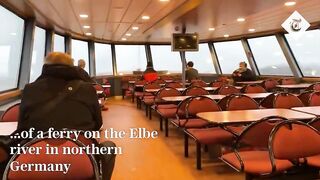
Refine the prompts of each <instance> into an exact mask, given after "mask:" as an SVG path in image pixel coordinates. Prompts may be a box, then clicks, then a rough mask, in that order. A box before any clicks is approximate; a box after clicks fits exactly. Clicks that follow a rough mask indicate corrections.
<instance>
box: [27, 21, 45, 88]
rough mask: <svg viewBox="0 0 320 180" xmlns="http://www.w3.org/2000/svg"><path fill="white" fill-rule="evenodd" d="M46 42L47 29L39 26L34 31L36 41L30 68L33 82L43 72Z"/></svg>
mask: <svg viewBox="0 0 320 180" xmlns="http://www.w3.org/2000/svg"><path fill="white" fill-rule="evenodd" d="M45 44H46V31H45V30H44V29H41V28H39V27H36V28H35V31H34V42H33V51H32V61H31V70H30V82H33V81H34V80H36V79H37V77H38V76H39V75H40V74H41V70H42V66H43V59H44V56H45V55H44V53H45Z"/></svg>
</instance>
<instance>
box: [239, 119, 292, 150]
mask: <svg viewBox="0 0 320 180" xmlns="http://www.w3.org/2000/svg"><path fill="white" fill-rule="evenodd" d="M286 120H287V119H286V118H283V117H280V116H269V117H265V118H262V119H260V120H258V121H256V122H253V123H251V124H250V125H248V126H247V127H246V128H245V129H244V130H243V131H242V132H241V133H240V135H239V137H238V139H237V141H236V147H237V148H240V147H242V146H243V145H245V146H249V147H254V148H258V149H268V141H269V135H270V133H271V131H272V129H273V128H274V127H275V125H276V124H278V123H279V122H281V121H286Z"/></svg>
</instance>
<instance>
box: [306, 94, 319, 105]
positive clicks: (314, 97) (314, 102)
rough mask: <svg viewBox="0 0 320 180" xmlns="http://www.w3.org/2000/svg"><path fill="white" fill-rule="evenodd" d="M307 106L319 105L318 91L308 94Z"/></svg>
mask: <svg viewBox="0 0 320 180" xmlns="http://www.w3.org/2000/svg"><path fill="white" fill-rule="evenodd" d="M308 105H309V106H320V91H316V92H313V93H311V94H310V98H309V103H308Z"/></svg>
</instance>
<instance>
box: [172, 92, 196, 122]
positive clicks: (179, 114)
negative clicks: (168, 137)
mask: <svg viewBox="0 0 320 180" xmlns="http://www.w3.org/2000/svg"><path fill="white" fill-rule="evenodd" d="M192 98H193V97H188V98H186V99H184V100H183V101H181V102H180V103H179V104H178V107H177V110H176V118H177V119H180V118H185V117H186V116H187V112H186V107H187V104H188V102H189V101H190V100H191V99H192Z"/></svg>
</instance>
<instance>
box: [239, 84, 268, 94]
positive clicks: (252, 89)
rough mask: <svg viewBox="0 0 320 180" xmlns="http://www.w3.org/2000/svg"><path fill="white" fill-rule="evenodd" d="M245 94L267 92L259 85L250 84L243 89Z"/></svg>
mask: <svg viewBox="0 0 320 180" xmlns="http://www.w3.org/2000/svg"><path fill="white" fill-rule="evenodd" d="M241 91H242V92H243V93H265V92H267V91H266V90H265V89H264V88H263V87H262V86H260V85H258V84H250V85H247V86H245V87H243V88H242V89H241Z"/></svg>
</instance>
